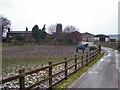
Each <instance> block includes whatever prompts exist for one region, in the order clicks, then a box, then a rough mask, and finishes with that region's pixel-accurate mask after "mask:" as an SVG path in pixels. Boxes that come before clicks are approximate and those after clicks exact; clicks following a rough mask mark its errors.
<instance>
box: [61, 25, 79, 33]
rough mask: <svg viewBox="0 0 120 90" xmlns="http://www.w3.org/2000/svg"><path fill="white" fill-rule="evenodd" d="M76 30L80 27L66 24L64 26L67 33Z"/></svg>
mask: <svg viewBox="0 0 120 90" xmlns="http://www.w3.org/2000/svg"><path fill="white" fill-rule="evenodd" d="M75 31H78V29H77V28H76V27H75V26H72V25H71V26H66V27H65V28H64V31H63V32H66V33H71V32H75Z"/></svg>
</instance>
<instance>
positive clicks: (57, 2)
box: [0, 0, 120, 34]
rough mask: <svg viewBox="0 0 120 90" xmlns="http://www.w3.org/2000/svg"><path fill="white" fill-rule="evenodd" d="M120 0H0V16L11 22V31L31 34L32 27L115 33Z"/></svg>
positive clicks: (116, 31)
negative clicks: (55, 26) (59, 25)
mask: <svg viewBox="0 0 120 90" xmlns="http://www.w3.org/2000/svg"><path fill="white" fill-rule="evenodd" d="M118 1H120V0H0V15H3V16H4V17H7V18H8V19H9V20H11V23H12V25H11V26H12V30H13V31H15V30H22V31H23V30H25V28H26V27H28V29H29V30H30V31H31V30H32V27H33V26H34V25H35V24H38V25H39V27H40V28H42V26H43V25H44V24H46V28H47V27H48V26H49V25H51V24H56V23H61V24H62V25H63V28H64V27H65V26H67V25H74V26H76V27H77V28H78V29H79V32H81V33H83V32H89V33H92V34H116V33H118Z"/></svg>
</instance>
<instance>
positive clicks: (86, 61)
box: [86, 53, 88, 66]
mask: <svg viewBox="0 0 120 90" xmlns="http://www.w3.org/2000/svg"><path fill="white" fill-rule="evenodd" d="M87 65H88V53H87V54H86V66H87Z"/></svg>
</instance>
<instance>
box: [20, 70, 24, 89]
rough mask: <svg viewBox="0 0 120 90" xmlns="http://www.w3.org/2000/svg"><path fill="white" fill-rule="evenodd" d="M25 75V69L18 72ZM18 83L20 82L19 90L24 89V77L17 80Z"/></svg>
mask: <svg viewBox="0 0 120 90" xmlns="http://www.w3.org/2000/svg"><path fill="white" fill-rule="evenodd" d="M23 73H25V69H21V70H19V74H23ZM19 82H20V90H24V89H25V76H24V75H23V76H21V77H20V78H19Z"/></svg>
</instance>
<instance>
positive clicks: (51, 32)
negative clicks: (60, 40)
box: [48, 24, 56, 34]
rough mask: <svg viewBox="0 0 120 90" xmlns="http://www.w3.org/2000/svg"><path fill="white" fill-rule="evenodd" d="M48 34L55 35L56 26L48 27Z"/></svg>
mask: <svg viewBox="0 0 120 90" xmlns="http://www.w3.org/2000/svg"><path fill="white" fill-rule="evenodd" d="M48 32H49V34H53V33H55V32H56V25H53V24H52V25H50V26H49V27H48Z"/></svg>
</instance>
